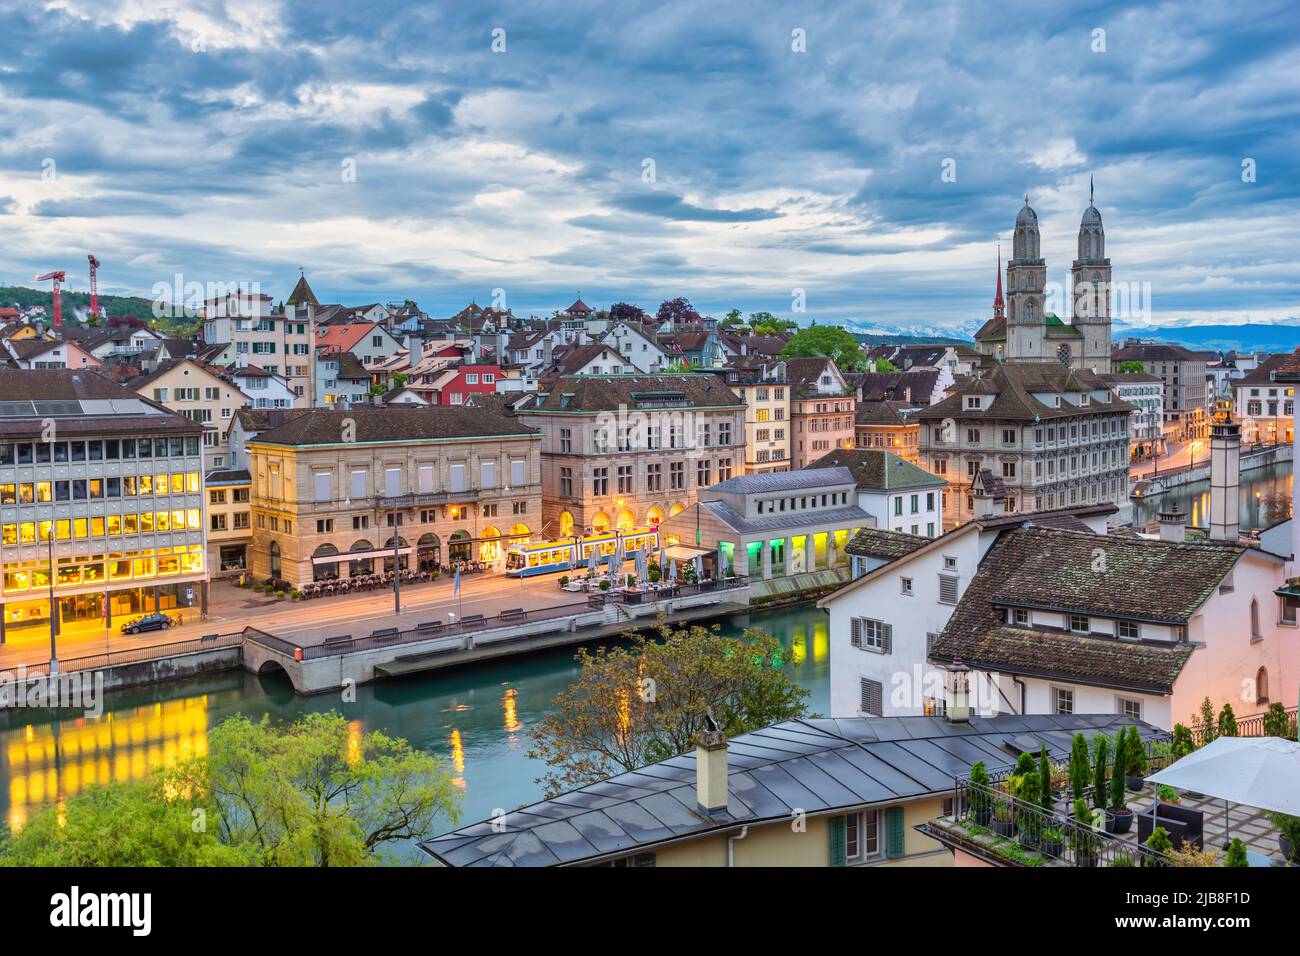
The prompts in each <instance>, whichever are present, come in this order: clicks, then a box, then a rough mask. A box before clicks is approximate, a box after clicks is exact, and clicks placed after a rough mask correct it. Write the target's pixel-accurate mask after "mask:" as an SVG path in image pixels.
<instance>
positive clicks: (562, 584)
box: [560, 574, 569, 589]
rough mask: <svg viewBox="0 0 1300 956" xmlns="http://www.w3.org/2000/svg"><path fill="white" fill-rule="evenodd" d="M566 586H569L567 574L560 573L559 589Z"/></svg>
mask: <svg viewBox="0 0 1300 956" xmlns="http://www.w3.org/2000/svg"><path fill="white" fill-rule="evenodd" d="M568 586H569V576H568V575H567V574H562V575H560V587H561V589H563V588H567V587H568Z"/></svg>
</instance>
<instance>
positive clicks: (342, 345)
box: [316, 322, 378, 352]
mask: <svg viewBox="0 0 1300 956" xmlns="http://www.w3.org/2000/svg"><path fill="white" fill-rule="evenodd" d="M376 329H378V326H377V325H375V323H374V322H340V323H337V324H335V325H327V326H325V328H323V329H321V330H320V331H319V332H317V333H316V347H317V348H318V349H320V350H334V349H337V350H339V351H341V352H347V351H349V350H350V349H352V348H355V347H356V346H357V344H358V343H360V342H362V341H363V340H364V339H365V337H366V336H367V335H369V334H370V333H371V332H373V331H375V330H376Z"/></svg>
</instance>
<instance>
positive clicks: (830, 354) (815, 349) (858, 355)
mask: <svg viewBox="0 0 1300 956" xmlns="http://www.w3.org/2000/svg"><path fill="white" fill-rule="evenodd" d="M807 356H826V357H827V358H830V359H834V360H835V364H836V365H838V366H839V367H840V369H841V370H842V371H848V370H849V369H852V368H854V367H855V366H857V365H858V364H860V363H861V362H864V361H865V357H864V356H863V354H862V350H861V349H859V348H858V340H857V339H855V338H854V337H853V333H851V332H848V331H846V330H844V329H838V328H835V327H834V326H831V325H814V326H811V327H809V328H806V329H802V330H800V331H799V332H796V333H795V334H794V335H792V336H791V337H790V341H788V342H786V343H785V347H784V348H782V349H781V358H784V359H789V358H802V357H807Z"/></svg>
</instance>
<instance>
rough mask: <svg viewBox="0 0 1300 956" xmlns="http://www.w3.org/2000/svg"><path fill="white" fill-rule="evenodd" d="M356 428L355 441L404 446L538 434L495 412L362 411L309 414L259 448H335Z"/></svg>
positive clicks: (274, 431)
mask: <svg viewBox="0 0 1300 956" xmlns="http://www.w3.org/2000/svg"><path fill="white" fill-rule="evenodd" d="M349 420H350V421H351V422H352V423H353V427H354V428H355V433H354V434H355V437H354V439H353V440H354V441H356V442H358V443H364V442H403V441H433V440H454V439H458V438H496V437H514V436H532V435H536V434H538V433H537V432H536V431H534V430H533V429H531V428H529V427H527V426H526V425H524V424H523V423H522V422H520V421H519V420H518V419H515V418H513V417H507V416H505V415H501V414H498V413H497V412H495V411H493V410H492V409H487V408H477V407H471V406H451V405H443V406H439V405H429V406H421V405H385V406H383V407H382V408H379V407H372V406H361V407H358V408H351V409H347V410H338V409H330V408H312V409H307V410H306V414H304V415H300V416H298V417H296V418H293V419H290V420H288V421H286V422H285V423H284V424H282V425H280V426H279V427H277V428H270V429H268V430H266V431H264V432H261V433H259V434H258V436H257V441H259V442H269V443H271V444H276V445H334V444H339V443H341V442H342V441H343V437H342V436H343V429H344V423H345V422H346V421H349Z"/></svg>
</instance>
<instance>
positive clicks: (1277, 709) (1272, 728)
mask: <svg viewBox="0 0 1300 956" xmlns="http://www.w3.org/2000/svg"><path fill="white" fill-rule="evenodd" d="M1290 734H1291V718H1289V717H1288V716H1287V715H1286V708H1284V707H1283V706H1282V705H1281V704H1280V703H1278V702H1277V701H1274V702H1273V703H1271V704H1269V705H1268V710H1267V711H1265V713H1264V736H1265V737H1289V736H1290Z"/></svg>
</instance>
